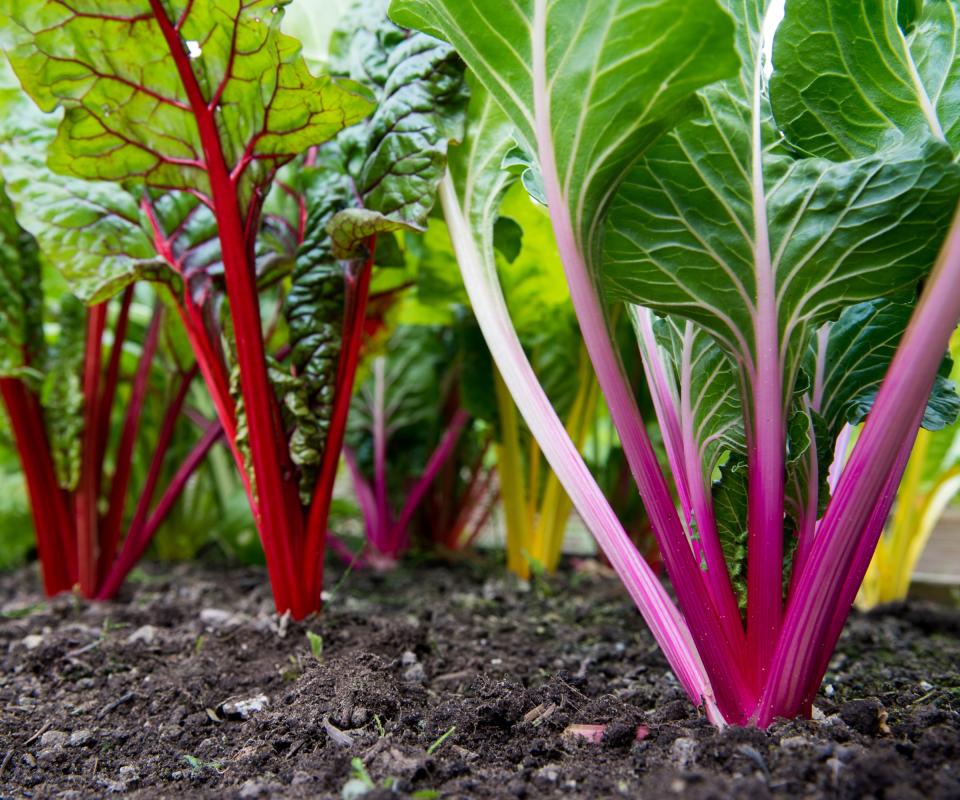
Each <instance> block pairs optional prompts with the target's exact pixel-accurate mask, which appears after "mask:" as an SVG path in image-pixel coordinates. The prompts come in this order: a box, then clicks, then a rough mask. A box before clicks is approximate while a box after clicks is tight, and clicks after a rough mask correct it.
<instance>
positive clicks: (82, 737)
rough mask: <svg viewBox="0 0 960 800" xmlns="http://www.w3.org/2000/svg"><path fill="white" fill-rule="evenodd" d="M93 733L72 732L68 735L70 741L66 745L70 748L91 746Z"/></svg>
mask: <svg viewBox="0 0 960 800" xmlns="http://www.w3.org/2000/svg"><path fill="white" fill-rule="evenodd" d="M93 739H94V737H93V731H88V730H86V729H84V730H82V731H74V732H73V733H71V734H70V740H69V742H67V744H68V745H69V746H70V747H86V746H87V745H91V744H93Z"/></svg>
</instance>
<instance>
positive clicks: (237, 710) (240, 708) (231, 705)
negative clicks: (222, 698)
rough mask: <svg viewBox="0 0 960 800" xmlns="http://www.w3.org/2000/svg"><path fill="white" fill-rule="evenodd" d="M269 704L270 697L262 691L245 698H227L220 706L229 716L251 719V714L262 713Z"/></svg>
mask: <svg viewBox="0 0 960 800" xmlns="http://www.w3.org/2000/svg"><path fill="white" fill-rule="evenodd" d="M269 705H270V698H269V697H267V696H266V695H265V694H262V693H261V694H258V695H254V696H253V697H247V698H245V699H243V700H227V701H226V702H225V703H224V704H223V705H221V706H220V710H221V711H223V713H224V714H226V715H227V716H228V717H239V718H240V719H250V717H251V716H253V715H254V714H258V713H260V712H261V711H263V710H264V709H265V708H266V707H267V706H269Z"/></svg>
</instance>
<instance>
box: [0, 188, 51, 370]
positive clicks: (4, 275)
mask: <svg viewBox="0 0 960 800" xmlns="http://www.w3.org/2000/svg"><path fill="white" fill-rule="evenodd" d="M4 188H5V187H4V185H3V182H2V181H0V377H4V378H6V377H27V375H28V373H29V371H30V369H31V368H33V369H36V368H38V367H39V366H40V364H41V363H42V361H43V356H44V339H43V289H42V287H41V280H40V278H41V267H40V258H39V254H38V252H37V243H36V241H35V240H34V238H33V237H32V236H31V235H30V234H29V233H27V232H26V231H25V230H23V228H21V227H20V226H19V225H18V224H17V218H16V214H15V213H14V209H13V204H12V203H11V202H10V199H9V198H8V197H7V195H6V192H5V191H4Z"/></svg>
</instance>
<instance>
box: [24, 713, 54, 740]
mask: <svg viewBox="0 0 960 800" xmlns="http://www.w3.org/2000/svg"><path fill="white" fill-rule="evenodd" d="M52 724H53V720H49V719H48V720H47V721H46V722H44V723H43V727H42V728H40V730H38V731H37V732H36V733H35V734H33V736H31V737H30V738H29V739H27V741H25V742H24V744H32V743H33V742H35V741H37V739H39V738H40V737H41V736H43V734H45V733H46V732H47V729H48V728H49V727H50V726H51V725H52Z"/></svg>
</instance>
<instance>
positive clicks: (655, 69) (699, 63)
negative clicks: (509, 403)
mask: <svg viewBox="0 0 960 800" xmlns="http://www.w3.org/2000/svg"><path fill="white" fill-rule="evenodd" d="M390 13H391V16H392V18H393V19H394V20H395V21H396V22H397V23H398V24H399V25H403V26H405V27H409V28H417V29H419V30H423V31H426V32H427V33H431V34H433V35H435V36H439V37H441V38H443V39H446V40H447V41H448V42H450V43H451V44H453V46H454V47H455V48H456V49H457V51H458V52H459V53H460V55H461V56H462V57H463V59H464V60H465V61H466V62H467V65H468V66H469V67H470V69H471V70H472V71H473V72H474V73H475V74H476V76H477V78H478V80H479V81H480V83H482V84H483V85H484V86H485V88H486V89H487V91H489V92H490V93H491V95H492V96H493V97H494V98H495V99H496V101H497V102H498V103H500V104H501V106H502V108H503V110H504V112H505V113H506V114H507V116H508V118H509V119H510V121H511V122H512V123H513V125H514V127H515V129H516V133H515V134H513V135H514V136H517V137H518V138H519V142H518V143H519V144H520V145H521V146H522V148H523V149H524V150H525V151H526V152H527V153H532V154H537V156H538V158H537V161H538V162H539V167H540V169H541V171H542V172H544V173H546V172H547V171H548V170H549V171H551V172H553V171H555V172H556V175H557V179H558V183H559V186H560V190H561V193H562V195H563V199H564V203H565V204H566V206H567V211H568V213H569V216H570V220H571V226H572V229H573V231H574V235H575V236H576V239H577V241H578V246H579V249H580V251H581V253H585V254H590V253H592V252H593V250H594V248H595V247H596V246H597V244H598V234H599V233H600V222H601V217H602V214H603V211H604V209H605V207H606V205H607V203H608V201H609V198H610V196H611V194H612V192H613V191H614V190H615V189H616V187H617V185H618V184H619V182H620V180H621V178H622V177H623V174H624V172H625V171H626V169H627V168H628V167H629V165H630V164H631V163H632V162H633V160H634V159H635V158H636V157H637V154H638V153H640V152H642V151H643V150H644V149H645V148H647V147H648V146H649V145H650V143H651V142H653V141H654V140H655V139H656V138H657V137H658V136H659V135H660V134H661V133H663V131H664V130H666V129H668V128H669V127H671V126H672V125H673V124H674V123H675V122H676V121H677V119H679V118H680V117H682V116H683V115H685V114H686V113H688V112H689V110H690V106H689V104H688V103H687V102H686V101H687V100H688V99H689V96H690V93H691V92H693V91H694V90H696V89H697V88H699V87H700V86H703V85H705V84H707V83H710V82H711V81H714V80H716V79H718V78H721V77H724V76H726V75H729V74H730V73H731V72H732V71H733V69H734V68H735V64H736V62H735V58H734V53H733V51H732V48H731V47H730V43H731V23H730V19H729V17H727V16H726V15H725V14H724V13H723V12H722V11H721V10H720V8H719V7H718V5H717V3H716V2H713V0H654V1H653V2H651V1H650V0H553V2H548V1H547V0H516V2H511V3H499V4H496V5H495V6H491V4H490V3H486V2H480V0H393V2H392V3H391V6H390ZM538 128H539V130H540V131H542V132H546V135H545V136H540V137H538V135H537V133H538ZM508 135H509V134H508ZM551 151H552V152H551Z"/></svg>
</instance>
